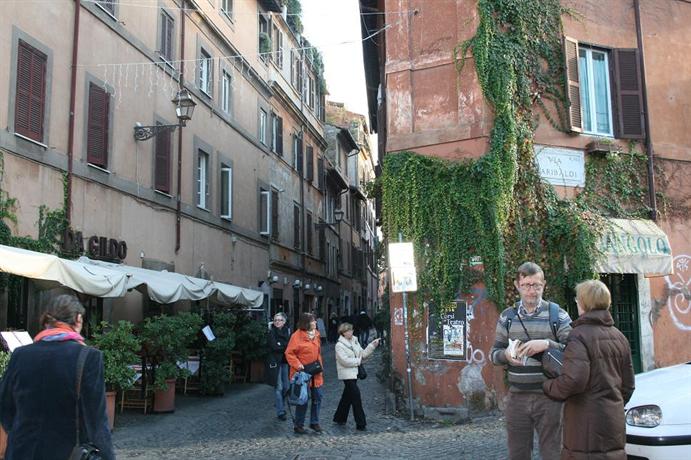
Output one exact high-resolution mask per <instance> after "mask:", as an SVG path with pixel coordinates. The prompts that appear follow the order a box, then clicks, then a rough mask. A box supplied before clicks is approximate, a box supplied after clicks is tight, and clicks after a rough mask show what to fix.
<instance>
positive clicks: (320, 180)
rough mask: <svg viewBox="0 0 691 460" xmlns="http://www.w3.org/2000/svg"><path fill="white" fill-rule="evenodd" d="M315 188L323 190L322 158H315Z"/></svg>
mask: <svg viewBox="0 0 691 460" xmlns="http://www.w3.org/2000/svg"><path fill="white" fill-rule="evenodd" d="M317 188H319V190H321V191H322V192H323V191H324V158H322V157H319V158H317Z"/></svg>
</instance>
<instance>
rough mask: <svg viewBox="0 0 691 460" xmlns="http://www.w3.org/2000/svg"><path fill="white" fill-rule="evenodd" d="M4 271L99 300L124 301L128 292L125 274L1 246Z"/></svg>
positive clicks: (1, 263) (0, 268)
mask: <svg viewBox="0 0 691 460" xmlns="http://www.w3.org/2000/svg"><path fill="white" fill-rule="evenodd" d="M0 271H2V272H5V273H11V274H13V275H19V276H24V277H26V278H32V279H35V280H39V281H40V282H41V284H43V285H44V286H48V287H57V286H59V285H62V286H66V287H68V288H70V289H73V290H75V291H77V292H81V293H83V294H88V295H92V296H96V297H123V296H124V295H125V293H126V291H127V283H128V279H127V275H126V274H125V273H122V272H118V271H115V270H111V269H108V268H106V267H99V266H95V265H90V264H85V263H82V262H80V261H75V260H67V259H62V258H60V257H58V256H55V255H52V254H43V253H41V252H35V251H29V250H26V249H20V248H14V247H11V246H4V245H0Z"/></svg>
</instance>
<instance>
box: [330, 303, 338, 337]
mask: <svg viewBox="0 0 691 460" xmlns="http://www.w3.org/2000/svg"><path fill="white" fill-rule="evenodd" d="M328 338H329V343H335V342H336V340H338V315H337V314H336V312H335V311H332V312H331V316H329V329H328Z"/></svg>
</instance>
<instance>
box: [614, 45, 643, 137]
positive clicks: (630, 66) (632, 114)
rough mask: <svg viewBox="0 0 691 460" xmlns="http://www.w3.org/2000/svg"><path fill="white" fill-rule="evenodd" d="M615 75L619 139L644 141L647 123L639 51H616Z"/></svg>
mask: <svg viewBox="0 0 691 460" xmlns="http://www.w3.org/2000/svg"><path fill="white" fill-rule="evenodd" d="M614 75H615V79H616V83H617V85H616V86H617V88H616V89H617V95H616V101H617V105H618V108H619V120H618V126H617V128H618V133H617V134H618V136H617V137H620V138H623V139H643V138H644V137H645V121H644V118H643V86H642V79H641V72H640V64H639V57H638V50H636V49H616V50H614Z"/></svg>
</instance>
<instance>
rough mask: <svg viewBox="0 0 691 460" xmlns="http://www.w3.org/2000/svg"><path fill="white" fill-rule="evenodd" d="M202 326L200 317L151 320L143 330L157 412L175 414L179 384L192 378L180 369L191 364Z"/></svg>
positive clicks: (175, 316) (166, 317)
mask: <svg viewBox="0 0 691 460" xmlns="http://www.w3.org/2000/svg"><path fill="white" fill-rule="evenodd" d="M201 326H202V318H201V316H199V315H198V314H197V313H187V312H186V313H179V314H177V315H174V316H168V315H160V316H156V317H154V318H147V319H146V321H145V322H144V324H143V326H142V337H141V338H142V345H143V347H144V353H145V356H146V358H147V361H148V362H149V363H151V365H152V367H153V369H152V371H153V375H154V380H153V385H154V390H155V393H154V408H153V410H154V412H173V411H174V410H175V380H176V379H178V378H185V377H187V376H188V375H189V371H188V370H187V369H182V368H180V366H178V363H179V362H186V361H187V354H188V352H187V349H188V347H189V345H190V344H191V343H192V342H193V341H194V339H195V338H196V337H197V334H198V333H199V330H200V329H201Z"/></svg>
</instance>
